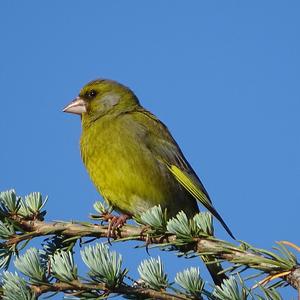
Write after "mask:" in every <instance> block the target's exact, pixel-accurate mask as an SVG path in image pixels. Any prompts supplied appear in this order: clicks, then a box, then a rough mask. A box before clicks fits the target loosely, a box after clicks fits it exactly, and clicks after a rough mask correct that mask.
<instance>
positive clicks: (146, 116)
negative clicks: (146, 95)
mask: <svg viewBox="0 0 300 300" xmlns="http://www.w3.org/2000/svg"><path fill="white" fill-rule="evenodd" d="M137 113H138V115H137V116H136V121H139V123H140V124H142V125H144V126H146V129H145V132H147V134H146V135H145V138H146V144H147V147H148V148H149V150H150V151H151V152H152V153H153V154H154V155H155V156H156V157H157V159H158V160H160V161H162V162H163V163H165V164H166V166H167V168H168V169H169V171H170V172H171V173H172V174H173V176H174V177H175V178H176V180H177V181H178V182H179V183H180V184H181V185H182V186H183V187H184V188H185V189H186V190H187V191H188V192H189V193H190V194H191V195H192V196H193V197H194V198H195V199H197V200H198V201H199V202H200V203H201V204H202V205H203V206H204V207H205V208H206V209H207V210H209V211H210V212H211V213H212V215H214V216H215V217H216V218H217V219H218V220H219V221H220V223H221V224H222V225H223V227H224V228H225V230H226V231H227V232H228V234H229V235H230V236H231V237H232V238H234V236H233V234H232V232H231V231H230V229H229V228H228V226H227V225H226V223H225V222H224V220H223V219H222V217H221V216H220V215H219V213H218V212H217V211H216V209H215V208H214V207H213V205H212V202H211V200H210V198H209V195H208V193H207V191H206V190H205V188H204V186H203V184H202V182H201V180H200V179H199V178H198V176H197V175H196V173H195V172H194V170H193V169H192V167H191V166H190V164H189V163H188V161H187V160H186V159H185V157H184V155H183V153H182V151H181V150H180V148H179V146H178V145H177V143H176V141H175V140H174V139H173V137H172V135H171V133H170V132H169V130H168V128H167V127H166V126H165V125H164V124H163V123H162V122H160V121H159V120H158V119H157V118H156V117H155V116H154V115H152V114H151V113H150V112H148V111H146V110H144V109H140V110H138V111H137Z"/></svg>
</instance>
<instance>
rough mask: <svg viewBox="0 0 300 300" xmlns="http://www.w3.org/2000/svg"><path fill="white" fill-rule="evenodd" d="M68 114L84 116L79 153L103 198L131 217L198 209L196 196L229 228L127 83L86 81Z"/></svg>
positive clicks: (167, 135) (192, 212)
mask: <svg viewBox="0 0 300 300" xmlns="http://www.w3.org/2000/svg"><path fill="white" fill-rule="evenodd" d="M63 111H64V112H68V113H74V114H78V115H80V116H81V124H82V134H81V139H80V150H81V157H82V160H83V163H84V165H85V166H86V169H87V171H88V173H89V175H90V177H91V179H92V181H93V183H94V184H95V186H96V188H97V190H98V191H99V193H100V194H101V195H102V196H103V198H104V200H105V201H106V202H107V203H108V204H110V205H111V206H112V207H113V208H115V209H116V210H118V211H119V212H121V213H122V214H124V215H126V216H128V217H131V216H137V215H140V214H141V213H143V212H145V211H146V210H148V209H149V208H151V207H153V206H155V205H160V206H161V207H162V208H163V209H166V211H167V214H168V217H169V218H171V217H173V216H175V215H176V214H177V213H178V212H179V211H184V212H185V213H186V215H187V216H188V217H193V216H194V215H195V214H196V213H198V212H199V209H198V205H197V200H198V201H199V202H200V203H201V204H202V205H203V206H204V207H205V208H206V209H207V210H209V211H210V212H211V213H212V215H214V216H215V217H216V218H217V219H218V220H219V221H220V223H221V224H222V225H223V227H224V228H225V229H226V231H227V232H228V233H229V235H230V236H231V237H233V235H232V233H231V231H230V229H229V228H228V226H227V225H226V224H225V222H224V221H223V219H222V218H221V216H220V215H219V213H218V212H217V211H216V210H215V208H214V207H213V206H212V203H211V200H210V197H209V195H208V193H207V191H206V189H205V188H204V186H203V184H202V182H201V181H200V179H199V178H198V176H197V175H196V173H195V172H194V170H193V169H192V167H191V166H190V164H189V163H188V161H187V160H186V159H185V157H184V155H183V153H182V151H181V150H180V148H179V146H178V144H177V143H176V141H175V140H174V138H173V137H172V135H171V133H170V132H169V130H168V128H167V127H166V126H165V125H164V124H163V123H162V122H161V121H160V120H158V118H157V117H155V116H154V115H153V114H152V113H150V112H149V111H147V110H146V109H145V108H143V107H142V106H141V104H140V102H139V100H138V98H137V97H136V95H135V94H134V93H133V92H132V91H131V90H130V89H129V88H127V87H125V86H124V85H122V84H120V83H118V82H115V81H112V80H106V79H97V80H94V81H91V82H89V83H88V84H86V85H85V86H84V87H83V88H82V89H81V90H80V92H79V96H78V97H77V98H76V99H75V100H73V101H72V102H71V103H70V104H69V105H67V106H66V107H65V108H64V110H63Z"/></svg>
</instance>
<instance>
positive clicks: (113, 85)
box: [63, 79, 139, 121]
mask: <svg viewBox="0 0 300 300" xmlns="http://www.w3.org/2000/svg"><path fill="white" fill-rule="evenodd" d="M137 105H139V101H138V99H137V97H136V96H135V94H134V93H133V92H132V91H131V90H130V89H129V88H127V87H126V86H124V85H122V84H120V83H118V82H116V81H112V80H107V79H96V80H93V81H91V82H89V83H88V84H86V85H85V86H84V87H83V88H82V89H81V90H80V92H79V95H78V97H76V98H75V99H74V100H73V101H72V102H71V103H69V104H68V105H67V106H66V107H65V108H64V109H63V111H64V112H68V113H73V114H77V115H81V116H82V118H83V120H84V119H86V120H90V121H92V120H95V119H98V118H99V117H102V116H103V115H105V114H107V113H111V112H115V111H116V112H122V111H127V110H130V109H131V108H133V107H135V106H137Z"/></svg>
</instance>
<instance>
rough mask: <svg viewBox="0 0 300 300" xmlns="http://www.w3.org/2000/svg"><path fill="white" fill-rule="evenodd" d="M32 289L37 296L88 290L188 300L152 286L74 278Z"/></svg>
mask: <svg viewBox="0 0 300 300" xmlns="http://www.w3.org/2000/svg"><path fill="white" fill-rule="evenodd" d="M31 289H32V290H33V292H34V293H35V295H36V296H40V295H42V294H45V293H48V292H67V293H72V294H74V292H75V293H76V294H78V293H80V292H88V291H104V292H105V293H110V294H122V295H136V296H139V297H143V298H144V297H145V298H152V299H162V300H187V299H188V298H187V297H185V296H183V295H177V294H176V295H175V294H170V293H167V292H165V291H156V290H153V289H150V288H144V287H131V286H127V285H121V286H117V287H107V286H106V285H105V284H102V283H98V284H94V283H93V284H92V283H83V282H81V281H79V280H73V281H71V282H68V283H67V282H56V283H52V284H45V285H39V286H36V285H32V286H31Z"/></svg>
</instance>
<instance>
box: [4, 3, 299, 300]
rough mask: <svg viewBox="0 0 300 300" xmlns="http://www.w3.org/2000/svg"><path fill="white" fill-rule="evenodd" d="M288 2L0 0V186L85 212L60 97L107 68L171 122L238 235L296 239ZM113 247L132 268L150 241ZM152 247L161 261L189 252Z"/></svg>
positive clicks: (74, 125)
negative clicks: (141, 246) (164, 252)
mask: <svg viewBox="0 0 300 300" xmlns="http://www.w3.org/2000/svg"><path fill="white" fill-rule="evenodd" d="M299 9H300V4H299V2H298V1H289V2H288V3H287V2H285V3H283V2H282V1H263V2H262V1H196V0H195V1H189V2H187V1H137V0H136V1H133V0H132V1H92V0H90V1H57V0H56V1H42V2H41V1H37V0H35V1H26V2H25V1H14V0H9V1H8V0H6V1H1V3H0V14H1V18H0V33H1V48H0V54H1V55H0V66H1V67H0V82H1V100H0V101H1V118H0V130H1V139H2V143H1V150H0V151H1V152H0V153H1V155H0V165H1V175H0V179H1V180H0V190H6V189H9V188H15V189H16V190H17V192H18V193H19V194H21V195H24V194H26V193H29V192H31V191H40V192H42V193H43V194H44V195H49V199H50V200H49V203H48V205H47V208H48V219H49V220H50V219H63V220H87V216H88V214H89V213H90V212H92V204H93V202H94V201H96V200H98V199H99V198H100V197H99V195H98V194H97V192H96V191H95V188H94V187H93V185H92V183H91V182H90V180H89V177H88V175H87V173H86V171H85V169H84V167H83V165H82V162H81V159H80V155H79V145H78V140H79V136H80V121H79V118H78V117H76V116H72V115H66V114H63V113H62V112H61V110H62V108H63V106H64V105H65V104H67V103H68V102H69V101H70V100H72V99H73V98H74V97H75V96H76V95H77V93H78V91H79V89H80V88H81V87H82V86H83V85H84V84H85V83H87V82H88V81H89V80H91V79H95V78H97V77H105V78H110V79H115V80H118V81H120V82H122V83H124V84H126V85H128V86H130V87H131V88H132V89H133V90H134V91H135V92H136V94H137V96H138V97H139V99H140V101H141V103H142V104H143V105H144V106H145V107H146V108H148V109H149V110H151V111H152V112H153V113H155V114H156V115H157V116H159V118H160V119H161V120H163V121H164V123H166V124H167V125H168V127H169V129H170V130H171V132H172V133H173V135H174V137H175V138H176V140H177V141H178V143H179V144H180V146H181V148H182V150H183V152H184V153H185V155H186V157H187V158H188V160H189V161H190V163H191V164H192V166H193V167H194V169H195V170H196V172H197V173H198V175H199V176H200V178H201V179H202V180H203V182H204V184H205V186H206V188H207V190H208V191H209V193H210V195H211V198H212V199H213V202H214V204H215V207H216V208H217V209H218V211H219V212H220V214H221V215H222V216H223V218H224V219H225V220H226V222H227V223H228V225H229V226H230V228H231V229H232V231H233V232H234V234H235V235H236V237H237V238H238V239H241V240H245V241H247V242H249V243H251V244H254V245H255V246H257V247H261V248H271V247H272V246H273V245H274V244H275V241H279V240H289V241H292V242H294V243H296V244H300V240H299V234H298V224H299V221H298V220H299V217H298V214H299V212H298V211H299V199H300V190H299V180H300V159H299V153H300V139H299V128H300V118H299V111H300V99H299V98H300V93H299V79H300V78H299V77H300V74H299V70H300V59H299V53H300V40H299V31H300V30H299V29H300V27H299V26H300V20H299ZM216 228H217V229H216V230H217V236H218V237H220V238H223V239H228V236H227V235H226V233H225V232H224V230H223V229H222V228H221V227H220V226H219V225H216ZM117 249H118V250H119V251H121V252H122V253H123V254H124V259H125V262H126V265H127V266H130V267H131V270H132V274H133V275H136V273H135V272H134V269H135V268H136V265H137V264H138V262H139V260H140V259H141V258H142V257H147V255H146V254H145V253H144V251H143V250H136V249H133V248H132V247H131V248H130V247H128V246H126V245H125V244H122V245H120V246H118V247H117ZM133 253H134V254H135V255H132V254H133ZM153 253H154V254H155V255H157V252H153ZM163 257H164V259H165V263H166V265H167V270H168V271H170V272H171V273H172V272H173V273H174V272H175V270H179V269H182V268H184V266H185V265H187V264H189V265H190V264H197V263H198V261H197V262H196V261H192V262H191V261H189V262H187V261H186V260H184V259H180V260H178V259H176V258H175V256H174V255H173V254H168V255H163ZM175 261H176V268H175ZM203 273H204V277H205V276H206V275H205V274H206V273H205V271H203ZM206 279H208V277H206ZM282 294H283V295H284V296H285V297H291V295H292V296H295V294H294V293H293V292H291V289H290V290H288V289H285V290H284V291H282ZM57 299H59V298H57Z"/></svg>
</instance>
